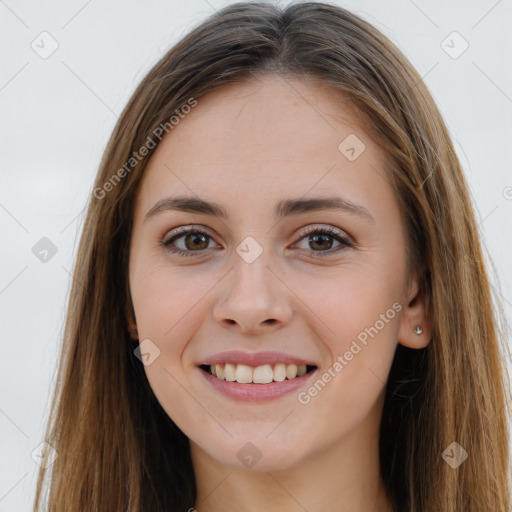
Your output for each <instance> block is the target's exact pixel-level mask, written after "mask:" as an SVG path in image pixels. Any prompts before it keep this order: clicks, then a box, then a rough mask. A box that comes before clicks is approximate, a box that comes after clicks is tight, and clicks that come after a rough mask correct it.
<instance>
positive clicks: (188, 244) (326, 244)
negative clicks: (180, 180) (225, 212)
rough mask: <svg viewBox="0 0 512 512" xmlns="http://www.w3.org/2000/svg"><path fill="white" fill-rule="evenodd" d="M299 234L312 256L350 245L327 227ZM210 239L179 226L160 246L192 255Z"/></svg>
mask: <svg viewBox="0 0 512 512" xmlns="http://www.w3.org/2000/svg"><path fill="white" fill-rule="evenodd" d="M301 235H302V236H301V239H300V241H303V240H306V239H307V243H308V244H309V245H310V247H311V248H310V249H309V248H306V249H304V250H306V251H308V252H309V253H310V254H311V255H314V256H320V257H322V256H328V255H331V254H333V253H337V252H339V251H340V250H343V249H344V248H346V247H352V244H351V243H350V242H349V240H348V238H347V237H346V236H344V235H343V234H342V233H341V232H340V231H337V230H335V229H332V228H329V227H327V228H319V227H315V226H312V227H308V228H306V229H305V230H303V231H302V233H301ZM333 239H334V241H336V242H338V246H337V247H336V248H335V249H334V250H332V247H333V243H334V242H333ZM210 241H213V238H212V237H211V236H210V235H209V234H208V232H206V231H204V230H202V229H198V228H195V227H193V228H179V229H178V230H175V231H174V232H173V233H171V236H170V238H168V239H167V240H164V241H162V246H163V247H165V248H166V249H167V250H168V251H170V252H172V253H174V254H177V255H179V256H194V253H199V254H200V253H201V252H202V251H204V250H206V249H210V248H211V247H210ZM196 255H198V254H196Z"/></svg>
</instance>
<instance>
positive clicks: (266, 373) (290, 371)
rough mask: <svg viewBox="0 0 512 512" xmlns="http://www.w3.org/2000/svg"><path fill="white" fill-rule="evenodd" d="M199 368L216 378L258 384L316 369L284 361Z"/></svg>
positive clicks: (288, 378) (204, 365) (284, 378)
mask: <svg viewBox="0 0 512 512" xmlns="http://www.w3.org/2000/svg"><path fill="white" fill-rule="evenodd" d="M199 368H200V369H201V370H203V371H204V372H205V373H207V374H209V375H211V376H212V377H215V378H216V379H218V380H223V381H227V382H237V383H239V384H259V385H266V384H267V385H268V384H271V383H273V382H283V381H285V380H286V381H291V380H295V379H299V378H300V377H302V376H304V375H306V374H309V373H312V372H314V371H315V370H316V369H317V367H316V366H314V365H305V364H300V365H296V364H285V363H278V364H263V365H260V366H256V367H253V366H249V365H246V364H236V363H220V364H202V365H199Z"/></svg>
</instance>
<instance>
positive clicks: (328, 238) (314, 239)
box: [310, 235, 332, 249]
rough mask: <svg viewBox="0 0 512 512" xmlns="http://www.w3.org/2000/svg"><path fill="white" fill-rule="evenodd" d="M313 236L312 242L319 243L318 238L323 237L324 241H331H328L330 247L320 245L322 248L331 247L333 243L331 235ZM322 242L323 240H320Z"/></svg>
mask: <svg viewBox="0 0 512 512" xmlns="http://www.w3.org/2000/svg"><path fill="white" fill-rule="evenodd" d="M312 238H313V241H312V242H310V243H313V244H316V243H318V242H317V240H318V239H319V238H320V239H323V242H326V241H327V242H330V243H328V246H329V247H325V246H323V247H320V249H330V246H331V245H332V241H331V239H330V237H329V236H327V235H313V237H312ZM321 243H322V241H321V242H320V244H321Z"/></svg>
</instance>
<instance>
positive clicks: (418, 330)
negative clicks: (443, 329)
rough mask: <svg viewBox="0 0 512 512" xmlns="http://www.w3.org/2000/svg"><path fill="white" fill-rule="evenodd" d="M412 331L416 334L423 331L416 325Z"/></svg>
mask: <svg viewBox="0 0 512 512" xmlns="http://www.w3.org/2000/svg"><path fill="white" fill-rule="evenodd" d="M414 332H415V333H416V334H421V333H422V332H423V329H422V328H421V327H420V326H419V325H418V327H416V329H414Z"/></svg>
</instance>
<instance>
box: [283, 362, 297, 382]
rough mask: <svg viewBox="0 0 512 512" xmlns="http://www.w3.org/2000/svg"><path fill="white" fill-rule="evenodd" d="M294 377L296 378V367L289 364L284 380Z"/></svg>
mask: <svg viewBox="0 0 512 512" xmlns="http://www.w3.org/2000/svg"><path fill="white" fill-rule="evenodd" d="M295 377H297V366H296V365H294V364H289V365H288V366H287V367H286V378H287V379H294V378H295Z"/></svg>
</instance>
